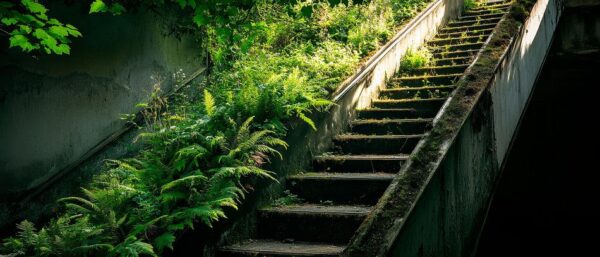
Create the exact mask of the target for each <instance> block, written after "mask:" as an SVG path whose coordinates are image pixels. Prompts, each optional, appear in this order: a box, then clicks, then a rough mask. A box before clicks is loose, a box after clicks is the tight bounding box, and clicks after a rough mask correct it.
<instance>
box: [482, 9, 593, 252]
mask: <svg viewBox="0 0 600 257" xmlns="http://www.w3.org/2000/svg"><path fill="white" fill-rule="evenodd" d="M598 13H600V8H598V7H593V8H590V7H585V8H568V9H566V10H565V12H564V14H563V17H562V18H561V21H560V23H559V26H558V31H557V32H558V33H557V35H556V36H555V39H554V42H553V45H552V47H551V49H550V52H549V55H548V57H547V60H546V63H545V65H544V68H543V70H542V72H541V74H540V77H539V79H538V82H537V85H536V87H535V91H534V93H533V95H532V98H531V100H530V103H529V106H528V108H527V111H526V112H525V114H524V116H523V117H522V120H521V124H520V128H519V131H518V134H517V136H516V138H514V139H513V143H512V147H511V150H510V153H509V155H508V158H507V159H506V160H505V162H504V164H503V175H502V178H501V180H500V182H499V184H498V186H497V189H496V193H495V195H494V197H493V200H492V203H491V206H490V209H489V213H488V217H487V220H486V224H485V226H484V228H483V231H482V234H481V236H480V240H479V244H478V249H477V251H476V252H475V254H474V256H478V257H479V256H481V257H483V256H486V257H490V256H556V255H563V256H575V255H578V254H579V255H583V254H587V253H589V252H591V251H594V250H596V244H597V238H598V236H597V231H598V230H599V228H600V211H599V210H598V206H597V203H598V198H597V196H598V195H599V194H598V192H599V191H600V187H599V184H600V180H599V178H600V176H599V175H598V172H597V168H596V167H597V166H596V160H597V158H598V157H597V156H596V152H597V146H596V144H595V143H593V142H595V141H596V140H593V139H594V138H596V139H597V134H596V133H597V130H596V128H597V125H594V124H596V121H595V120H594V117H597V115H598V113H597V110H598V108H597V107H595V105H596V104H597V102H598V101H597V97H598V94H597V93H596V91H597V90H596V88H595V87H597V86H599V83H598V80H597V79H595V78H596V76H597V75H598V72H600V44H598V40H597V39H598V38H600V33H599V31H600V26H599V24H600V17H599V16H598ZM577 33H580V35H576V34H577Z"/></svg>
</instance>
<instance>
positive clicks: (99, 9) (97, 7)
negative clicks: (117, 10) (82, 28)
mask: <svg viewBox="0 0 600 257" xmlns="http://www.w3.org/2000/svg"><path fill="white" fill-rule="evenodd" d="M107 10H108V7H107V6H106V4H105V3H104V1H102V0H95V1H94V2H92V4H91V5H90V13H103V12H106V11H107Z"/></svg>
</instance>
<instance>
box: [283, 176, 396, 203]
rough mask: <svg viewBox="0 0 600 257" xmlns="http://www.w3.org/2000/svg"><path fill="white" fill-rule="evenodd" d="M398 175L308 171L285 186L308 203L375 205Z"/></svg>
mask: <svg viewBox="0 0 600 257" xmlns="http://www.w3.org/2000/svg"><path fill="white" fill-rule="evenodd" d="M394 176H395V174H390V173H382V172H379V173H348V172H347V173H329V172H319V173H305V174H299V175H294V176H290V177H288V178H287V181H286V188H287V189H289V190H290V192H291V193H292V194H295V195H297V196H298V197H300V198H301V199H304V200H305V201H306V202H308V203H334V204H361V205H374V204H375V203H377V200H379V197H381V195H383V192H384V191H385V189H387V187H388V186H389V184H390V182H391V181H392V179H393V178H394Z"/></svg>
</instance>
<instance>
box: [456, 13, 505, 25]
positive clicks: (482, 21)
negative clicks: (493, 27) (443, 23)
mask: <svg viewBox="0 0 600 257" xmlns="http://www.w3.org/2000/svg"><path fill="white" fill-rule="evenodd" d="M501 18H502V16H493V17H491V18H479V19H477V18H475V19H468V20H455V21H451V22H450V23H448V25H447V26H449V27H462V26H471V25H477V24H490V23H498V22H499V21H500V19H501Z"/></svg>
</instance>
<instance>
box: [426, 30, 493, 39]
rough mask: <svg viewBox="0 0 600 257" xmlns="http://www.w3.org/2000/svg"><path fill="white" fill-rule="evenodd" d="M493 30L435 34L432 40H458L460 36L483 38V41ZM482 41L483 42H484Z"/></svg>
mask: <svg viewBox="0 0 600 257" xmlns="http://www.w3.org/2000/svg"><path fill="white" fill-rule="evenodd" d="M493 30H494V29H493V28H491V29H480V30H469V31H458V32H451V33H440V34H437V35H436V36H435V38H434V40H438V39H449V38H452V39H454V38H460V37H462V36H467V37H473V36H483V37H484V38H485V39H487V37H488V36H489V35H490V34H491V33H492V31H493ZM485 39H484V41H485Z"/></svg>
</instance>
